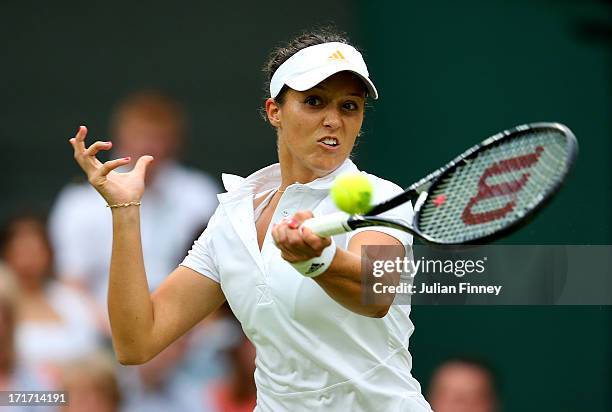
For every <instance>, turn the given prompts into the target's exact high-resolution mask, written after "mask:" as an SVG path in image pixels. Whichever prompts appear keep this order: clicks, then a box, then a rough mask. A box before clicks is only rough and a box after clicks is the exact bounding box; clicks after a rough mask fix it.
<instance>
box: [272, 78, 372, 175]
mask: <svg viewBox="0 0 612 412" xmlns="http://www.w3.org/2000/svg"><path fill="white" fill-rule="evenodd" d="M364 104H365V89H364V84H363V82H362V81H361V80H360V79H359V78H358V77H357V76H355V75H353V74H351V73H349V72H340V73H337V74H335V75H333V76H331V77H329V78H327V79H326V80H324V81H323V82H321V83H319V84H318V85H317V86H315V87H313V88H312V89H309V90H306V91H303V92H298V91H295V90H292V89H289V90H287V93H286V95H285V101H284V102H283V104H282V105H280V106H279V108H278V113H277V120H278V122H277V124H275V125H276V126H277V130H278V137H279V140H278V146H279V157H280V161H281V163H283V162H285V165H289V167H290V168H291V169H292V170H293V173H294V174H295V175H296V176H295V177H296V178H298V177H305V178H307V179H308V178H316V177H321V176H325V175H327V174H329V173H331V172H332V171H334V170H335V169H336V168H338V167H339V166H340V165H341V164H342V162H344V160H345V159H346V158H347V157H348V156H349V154H350V153H351V151H352V149H353V146H354V144H355V140H356V138H357V135H358V134H359V130H360V129H361V124H362V122H363V113H364Z"/></svg>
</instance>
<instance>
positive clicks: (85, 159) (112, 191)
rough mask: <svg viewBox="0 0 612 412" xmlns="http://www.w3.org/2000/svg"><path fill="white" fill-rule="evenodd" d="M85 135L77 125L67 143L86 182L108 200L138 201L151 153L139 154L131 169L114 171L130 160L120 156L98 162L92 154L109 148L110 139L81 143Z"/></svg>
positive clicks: (82, 129)
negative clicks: (148, 154) (73, 135)
mask: <svg viewBox="0 0 612 412" xmlns="http://www.w3.org/2000/svg"><path fill="white" fill-rule="evenodd" d="M85 136H87V128H86V127H85V126H79V130H78V131H77V134H76V136H75V137H73V138H72V139H70V144H71V145H72V148H73V149H74V158H75V160H76V161H77V163H78V164H79V166H81V169H83V171H84V172H85V174H86V175H87V180H89V183H91V185H92V186H93V187H94V188H95V189H96V190H97V191H98V192H99V193H100V194H101V195H102V197H103V198H104V199H105V200H106V202H107V203H108V204H117V203H127V202H138V201H140V199H141V198H142V195H143V193H144V189H145V174H146V170H147V165H148V164H149V163H150V162H151V161H153V156H142V157H140V158H139V159H138V161H137V162H136V166H135V167H134V169H133V170H132V171H130V172H127V173H118V172H116V171H115V169H116V168H118V167H119V166H124V165H126V164H128V163H130V160H131V159H130V158H129V157H122V158H120V159H114V160H109V161H107V162H104V163H102V162H100V161H99V160H98V159H97V158H96V154H97V153H98V152H99V151H100V150H110V149H111V147H112V143H111V142H103V141H97V142H95V143H93V144H92V145H90V146H89V147H85Z"/></svg>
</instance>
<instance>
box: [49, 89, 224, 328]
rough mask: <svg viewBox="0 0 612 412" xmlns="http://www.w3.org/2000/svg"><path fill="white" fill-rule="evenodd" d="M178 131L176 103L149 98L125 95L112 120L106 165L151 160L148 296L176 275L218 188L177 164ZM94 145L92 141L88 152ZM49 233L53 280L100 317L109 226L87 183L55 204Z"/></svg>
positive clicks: (145, 228)
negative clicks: (76, 291)
mask: <svg viewBox="0 0 612 412" xmlns="http://www.w3.org/2000/svg"><path fill="white" fill-rule="evenodd" d="M185 127H186V120H185V115H184V112H183V110H182V108H181V107H180V106H179V105H178V103H177V102H175V101H174V100H171V99H170V98H168V97H166V96H163V95H161V94H159V93H156V92H139V93H135V94H132V95H130V96H128V97H127V98H126V99H125V100H123V101H121V102H120V103H119V105H118V106H117V107H116V109H115V111H114V114H113V116H112V121H111V138H112V139H111V141H112V143H113V149H112V153H111V158H117V157H125V156H130V157H132V159H133V162H135V161H136V160H137V159H138V158H139V157H140V156H142V155H145V154H150V155H153V156H154V158H155V160H154V161H153V162H152V164H151V165H150V166H149V168H148V170H147V182H146V183H147V187H146V191H145V194H144V196H143V198H142V206H141V233H142V244H143V253H144V261H145V268H146V273H147V279H148V282H149V287H150V289H151V290H153V289H155V288H156V287H157V286H158V285H159V284H160V283H161V281H162V280H163V279H164V278H165V277H166V276H167V275H168V274H169V273H170V272H171V271H172V270H174V269H175V268H176V266H177V264H178V263H179V262H180V259H182V258H183V257H184V256H185V254H186V252H187V250H188V248H189V246H190V241H191V240H192V239H191V234H192V232H193V228H194V227H202V228H203V227H204V226H205V225H206V223H207V221H208V219H209V218H210V216H211V215H212V213H213V212H214V209H215V208H216V206H217V198H216V194H217V193H219V190H218V185H217V183H216V182H215V181H214V180H213V179H211V178H210V177H209V176H207V175H205V174H203V173H202V172H199V171H196V170H193V169H189V168H186V167H184V166H182V165H180V164H179V163H178V162H177V157H178V154H179V152H180V149H181V147H182V144H183V137H184V134H185ZM95 140H108V139H106V138H104V139H95ZM93 142H94V139H93V138H92V139H91V140H89V141H88V142H87V145H89V144H91V143H93ZM49 227H50V233H51V240H52V242H53V245H54V247H55V250H56V251H57V256H56V267H57V273H58V275H59V276H61V277H62V279H63V280H65V281H67V282H69V283H72V284H75V285H77V286H79V287H82V288H84V289H85V290H88V291H90V292H91V293H92V294H94V295H95V296H96V298H97V301H98V302H99V305H100V307H101V309H100V310H101V311H102V313H104V314H106V293H107V281H108V272H109V263H110V255H111V243H112V222H111V213H110V211H109V210H108V209H107V208H106V207H105V203H104V200H103V199H102V197H100V195H99V194H98V193H97V192H96V191H95V189H94V188H93V187H92V186H91V185H89V184H87V183H82V184H70V185H68V186H67V187H66V188H64V189H63V190H62V191H61V193H60V194H59V196H58V198H57V200H56V203H55V205H54V207H53V210H52V213H51V218H50V226H49ZM105 316H106V315H105Z"/></svg>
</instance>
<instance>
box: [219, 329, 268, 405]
mask: <svg viewBox="0 0 612 412" xmlns="http://www.w3.org/2000/svg"><path fill="white" fill-rule="evenodd" d="M236 327H237V328H239V326H236ZM228 355H229V363H230V367H229V374H228V376H227V377H226V378H225V379H223V380H221V381H219V382H218V383H216V384H213V385H211V387H210V389H209V390H210V398H211V403H212V405H213V410H215V411H218V412H251V411H252V410H253V409H254V408H255V406H256V405H257V389H256V387H255V377H254V373H255V347H254V346H253V344H252V343H251V342H250V341H249V340H248V339H247V337H246V336H245V335H244V334H243V333H242V331H240V338H239V340H238V342H236V343H235V345H234V346H233V347H231V348H230V349H229V350H228Z"/></svg>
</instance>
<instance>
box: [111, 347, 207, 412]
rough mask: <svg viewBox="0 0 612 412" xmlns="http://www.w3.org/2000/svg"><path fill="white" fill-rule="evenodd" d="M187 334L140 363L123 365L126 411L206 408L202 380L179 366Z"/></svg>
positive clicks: (185, 411)
mask: <svg viewBox="0 0 612 412" xmlns="http://www.w3.org/2000/svg"><path fill="white" fill-rule="evenodd" d="M189 337H190V335H185V336H183V337H181V338H179V340H178V341H176V342H175V343H174V344H172V345H170V346H169V347H167V348H166V349H165V350H163V351H162V352H161V353H160V354H159V355H157V356H156V357H155V358H153V359H152V360H150V361H149V362H147V363H145V364H143V365H140V366H129V367H123V368H122V370H123V371H124V372H128V373H123V374H122V375H121V378H122V386H123V393H124V395H125V405H124V408H123V412H167V411H172V412H199V411H201V412H205V411H207V410H208V409H207V408H206V407H205V402H206V400H205V399H204V398H203V397H202V391H201V384H200V383H199V382H197V381H194V380H193V379H192V377H191V376H189V375H186V374H184V373H183V372H182V371H181V369H180V368H179V365H180V363H181V362H182V361H183V359H184V357H185V354H186V352H187V350H188V349H189Z"/></svg>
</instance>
